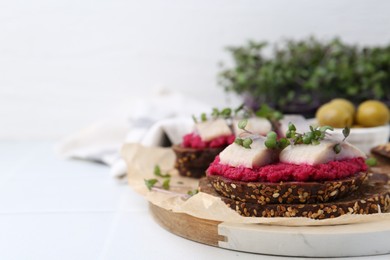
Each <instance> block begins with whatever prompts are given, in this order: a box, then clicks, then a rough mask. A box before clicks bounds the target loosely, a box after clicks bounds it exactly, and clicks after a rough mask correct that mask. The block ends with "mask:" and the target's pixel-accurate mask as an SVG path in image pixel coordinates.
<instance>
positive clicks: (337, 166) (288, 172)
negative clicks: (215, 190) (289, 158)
mask: <svg viewBox="0 0 390 260" xmlns="http://www.w3.org/2000/svg"><path fill="white" fill-rule="evenodd" d="M366 170H367V165H366V164H365V161H364V159H363V158H360V157H359V158H352V159H346V160H342V161H331V162H328V163H324V164H318V165H308V164H300V165H297V164H289V163H282V162H279V163H276V164H270V165H266V166H261V167H253V168H252V169H251V168H246V167H243V166H242V167H241V166H239V167H233V166H229V165H225V164H221V163H220V162H219V156H217V157H216V158H215V160H214V162H212V163H211V164H210V167H209V168H208V169H207V175H219V176H223V177H225V178H228V179H231V180H236V181H247V182H250V181H252V182H281V181H300V182H303V181H304V182H308V181H325V180H338V179H343V178H346V177H349V176H352V175H354V174H355V173H357V172H361V171H366Z"/></svg>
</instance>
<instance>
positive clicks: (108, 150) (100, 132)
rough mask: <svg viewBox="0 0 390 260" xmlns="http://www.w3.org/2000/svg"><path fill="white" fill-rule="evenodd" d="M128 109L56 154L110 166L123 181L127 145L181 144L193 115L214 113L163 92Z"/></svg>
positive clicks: (63, 143)
mask: <svg viewBox="0 0 390 260" xmlns="http://www.w3.org/2000/svg"><path fill="white" fill-rule="evenodd" d="M129 110H131V111H129V114H128V115H127V117H123V118H121V117H119V118H118V116H116V119H107V120H102V121H99V122H97V123H94V124H92V125H91V126H88V127H87V128H85V129H82V130H80V131H79V132H77V133H75V134H73V135H70V136H69V137H66V138H64V139H63V140H61V141H60V142H59V144H58V145H57V147H56V150H57V153H58V154H59V155H60V156H62V157H65V158H77V159H84V160H90V161H95V162H100V163H104V164H107V165H109V166H110V167H111V170H110V174H111V175H112V176H113V177H117V178H122V177H124V176H125V175H126V167H125V163H124V161H123V160H122V159H121V158H120V149H121V147H122V145H123V144H124V143H125V142H128V143H141V144H143V145H145V146H162V145H164V142H169V143H175V144H176V143H180V141H181V137H182V136H183V135H184V134H186V133H188V132H190V131H191V127H192V119H191V116H192V115H198V114H200V113H202V112H207V111H211V106H210V105H208V104H205V103H203V102H201V101H198V100H195V99H193V98H191V97H188V96H185V95H182V94H179V93H169V92H168V93H167V92H162V93H160V94H158V95H155V96H152V97H145V98H140V99H138V100H136V101H135V102H134V104H133V105H132V106H131V109H129ZM164 119H166V120H164Z"/></svg>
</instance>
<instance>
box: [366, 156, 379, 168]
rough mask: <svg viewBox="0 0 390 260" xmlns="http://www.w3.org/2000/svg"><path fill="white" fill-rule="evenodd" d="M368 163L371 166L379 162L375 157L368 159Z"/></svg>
mask: <svg viewBox="0 0 390 260" xmlns="http://www.w3.org/2000/svg"><path fill="white" fill-rule="evenodd" d="M366 164H367V165H368V166H370V167H373V166H376V165H377V164H378V162H377V160H376V159H375V158H374V157H370V158H367V159H366Z"/></svg>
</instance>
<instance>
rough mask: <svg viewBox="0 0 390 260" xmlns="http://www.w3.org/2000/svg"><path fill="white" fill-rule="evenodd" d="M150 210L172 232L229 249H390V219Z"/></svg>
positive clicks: (331, 252)
mask: <svg viewBox="0 0 390 260" xmlns="http://www.w3.org/2000/svg"><path fill="white" fill-rule="evenodd" d="M150 211H151V213H152V215H153V216H154V218H155V219H156V221H157V222H158V223H159V224H160V225H161V226H162V227H164V228H165V229H167V230H168V231H170V232H171V233H173V234H176V235H178V236H181V237H184V238H187V239H190V240H193V241H196V242H200V243H203V244H207V245H211V246H217V247H220V248H225V249H230V250H237V251H243V252H250V253H257V254H267V255H281V256H303V257H347V256H363V255H378V254H389V253H390V243H389V241H390V220H387V221H381V222H371V223H361V224H354V225H338V226H312V227H286V226H271V225H260V224H234V223H225V222H219V221H212V220H207V219H200V218H196V217H193V216H190V215H187V214H183V213H174V212H172V211H168V210H165V209H162V208H160V207H158V206H155V205H153V204H150ZM389 257H390V255H389Z"/></svg>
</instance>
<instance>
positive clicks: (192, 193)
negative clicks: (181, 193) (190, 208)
mask: <svg viewBox="0 0 390 260" xmlns="http://www.w3.org/2000/svg"><path fill="white" fill-rule="evenodd" d="M197 193H199V190H197V189H195V190H189V191H188V192H187V194H188V195H190V196H194V195H195V194H197Z"/></svg>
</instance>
